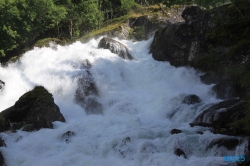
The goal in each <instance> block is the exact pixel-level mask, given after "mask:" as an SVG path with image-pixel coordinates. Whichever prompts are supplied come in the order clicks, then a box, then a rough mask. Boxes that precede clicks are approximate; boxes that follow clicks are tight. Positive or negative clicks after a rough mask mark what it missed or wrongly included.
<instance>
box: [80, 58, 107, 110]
mask: <svg viewBox="0 0 250 166" xmlns="http://www.w3.org/2000/svg"><path fill="white" fill-rule="evenodd" d="M87 64H88V65H84V67H83V68H84V69H85V74H83V75H81V76H79V79H78V81H77V85H78V86H77V89H76V93H75V102H76V103H77V104H79V105H80V106H81V107H82V108H84V109H85V111H86V113H87V114H103V108H102V105H101V104H100V103H99V102H98V100H97V97H98V89H97V88H96V85H95V82H94V79H93V77H92V75H91V73H90V71H89V69H90V67H91V65H90V64H89V62H87Z"/></svg>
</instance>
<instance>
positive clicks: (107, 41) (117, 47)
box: [98, 37, 133, 60]
mask: <svg viewBox="0 0 250 166" xmlns="http://www.w3.org/2000/svg"><path fill="white" fill-rule="evenodd" d="M98 48H104V49H109V50H110V51H111V52H112V53H114V54H117V55H118V56H119V57H121V58H123V59H128V60H132V59H133V57H132V56H131V54H130V53H129V52H128V49H127V47H126V46H125V45H123V44H122V43H120V42H118V41H115V40H113V39H111V38H108V37H103V38H102V40H101V41H100V42H99V44H98Z"/></svg>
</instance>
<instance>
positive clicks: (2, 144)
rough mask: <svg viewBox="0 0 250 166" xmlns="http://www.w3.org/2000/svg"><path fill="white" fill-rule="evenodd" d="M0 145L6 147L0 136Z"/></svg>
mask: <svg viewBox="0 0 250 166" xmlns="http://www.w3.org/2000/svg"><path fill="white" fill-rule="evenodd" d="M0 147H6V143H5V142H4V140H3V139H2V138H0Z"/></svg>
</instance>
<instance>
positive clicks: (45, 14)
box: [0, 0, 229, 63]
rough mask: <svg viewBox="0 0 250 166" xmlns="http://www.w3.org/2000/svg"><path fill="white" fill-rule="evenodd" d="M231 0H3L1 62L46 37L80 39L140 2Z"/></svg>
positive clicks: (211, 3)
mask: <svg viewBox="0 0 250 166" xmlns="http://www.w3.org/2000/svg"><path fill="white" fill-rule="evenodd" d="M228 2H229V0H221V1H217V0H212V1H206V0H0V36H1V41H0V63H1V62H6V61H8V60H9V59H10V58H11V57H13V56H16V55H19V54H20V53H22V52H23V51H25V48H29V47H31V46H33V45H34V43H35V42H36V41H37V40H39V39H43V38H58V39H61V40H64V41H69V40H73V39H76V38H78V37H80V36H83V35H86V34H88V33H89V32H90V31H92V30H93V29H100V27H103V26H107V23H108V24H112V21H113V20H114V19H115V18H118V17H121V16H123V15H126V14H127V13H128V12H130V11H131V10H133V9H136V8H139V7H140V5H151V4H156V3H163V4H165V5H167V6H171V5H175V4H184V5H188V4H198V5H201V6H204V7H206V8H211V7H215V6H218V5H221V4H224V3H228Z"/></svg>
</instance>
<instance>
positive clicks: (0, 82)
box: [0, 80, 5, 89]
mask: <svg viewBox="0 0 250 166" xmlns="http://www.w3.org/2000/svg"><path fill="white" fill-rule="evenodd" d="M4 86H5V83H4V82H3V81H2V80H0V89H2V88H3V87H4Z"/></svg>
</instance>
